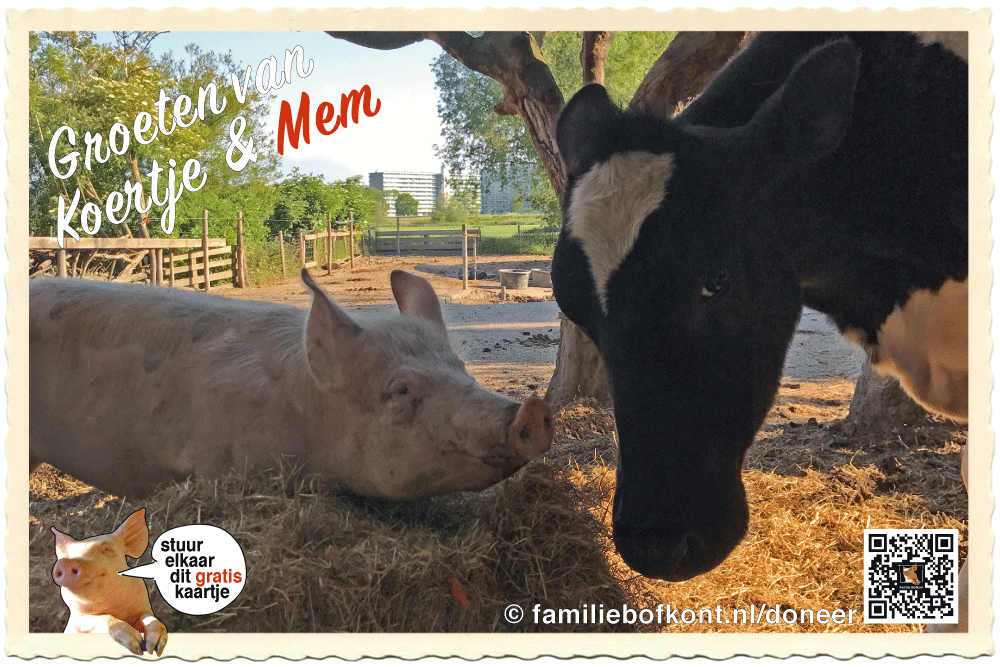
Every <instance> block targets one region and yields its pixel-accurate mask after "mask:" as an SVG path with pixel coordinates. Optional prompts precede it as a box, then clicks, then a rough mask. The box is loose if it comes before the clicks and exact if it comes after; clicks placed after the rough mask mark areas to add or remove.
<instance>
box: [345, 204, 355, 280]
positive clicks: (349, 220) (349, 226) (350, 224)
mask: <svg viewBox="0 0 1000 667" xmlns="http://www.w3.org/2000/svg"><path fill="white" fill-rule="evenodd" d="M347 216H348V217H347V233H348V234H349V235H350V239H351V268H352V269H353V268H354V211H349V212H348V214H347Z"/></svg>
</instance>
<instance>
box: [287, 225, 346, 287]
mask: <svg viewBox="0 0 1000 667" xmlns="http://www.w3.org/2000/svg"><path fill="white" fill-rule="evenodd" d="M338 224H344V223H338ZM346 224H347V229H346V230H345V231H342V232H335V231H333V223H332V222H331V220H330V214H329V213H327V215H326V231H317V232H311V233H309V234H307V233H305V232H304V231H302V230H299V260H300V261H301V262H302V268H305V269H313V268H316V267H317V266H319V265H320V257H317V255H316V252H317V250H318V248H319V246H318V245H317V243H316V242H317V241H325V248H326V253H325V254H326V262H325V264H326V272H327V274H328V275H329V274H330V273H331V272H332V271H333V266H334V261H333V255H334V253H335V247H336V244H337V239H341V238H342V239H344V246H345V251H346V253H347V256H348V257H347V259H344V260H339V261H340V262H345V263H346V262H350V264H351V268H352V269H353V268H354V214H353V213H351V215H350V219H349V220H348V221H347V223H346ZM310 244H311V245H310ZM281 265H282V267H281V272H282V274H284V272H285V266H284V265H285V260H284V256H282V260H281Z"/></svg>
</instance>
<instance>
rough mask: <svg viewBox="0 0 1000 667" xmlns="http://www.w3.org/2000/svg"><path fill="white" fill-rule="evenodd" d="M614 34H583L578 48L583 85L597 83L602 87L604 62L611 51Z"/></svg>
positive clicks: (606, 32)
mask: <svg viewBox="0 0 1000 667" xmlns="http://www.w3.org/2000/svg"><path fill="white" fill-rule="evenodd" d="M614 38H615V33H614V32H608V31H604V32H585V33H583V46H582V47H581V48H580V65H581V66H582V67H583V85H585V86H586V85H587V84H590V83H599V84H601V85H602V86H603V85H604V61H605V60H607V58H608V51H609V50H610V49H611V40H613V39H614Z"/></svg>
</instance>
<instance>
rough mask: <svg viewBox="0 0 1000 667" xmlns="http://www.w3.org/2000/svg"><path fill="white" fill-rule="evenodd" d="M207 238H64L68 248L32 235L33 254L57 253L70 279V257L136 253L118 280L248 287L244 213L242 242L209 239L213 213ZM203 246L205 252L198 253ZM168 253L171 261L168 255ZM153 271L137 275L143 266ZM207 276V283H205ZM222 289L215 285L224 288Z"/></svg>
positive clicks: (239, 220)
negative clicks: (144, 263) (102, 252)
mask: <svg viewBox="0 0 1000 667" xmlns="http://www.w3.org/2000/svg"><path fill="white" fill-rule="evenodd" d="M202 230H203V233H202V237H201V238H200V239H199V238H183V239H154V238H134V237H128V236H122V237H118V238H103V237H85V238H81V239H80V240H79V241H77V240H75V239H73V238H64V239H63V245H62V246H60V245H59V240H58V239H57V238H56V237H54V236H31V237H28V251H29V252H30V251H32V250H35V251H50V252H51V251H53V250H55V251H56V271H57V273H58V275H59V276H61V277H66V275H67V273H68V272H67V263H68V257H69V253H79V252H98V251H123V252H131V253H135V256H134V257H133V258H132V259H131V260H129V263H128V265H127V267H126V268H128V269H129V270H128V271H127V272H124V273H123V274H122V275H121V276H119V277H118V278H116V279H115V281H116V282H138V281H146V282H149V283H151V284H153V285H169V286H171V287H195V288H198V289H202V290H204V291H206V292H207V291H209V290H210V289H211V288H212V287H213V284H212V283H218V282H219V281H222V280H229V281H231V285H229V286H235V287H246V284H247V279H246V246H245V243H244V240H243V214H242V213H240V214H239V216H238V218H237V233H236V235H237V242H236V245H235V246H231V245H228V244H227V241H226V239H225V238H209V237H208V212H207V211H205V212H204V213H203V217H202ZM199 248H200V249H199ZM164 251H166V257H164ZM122 259H123V261H124V258H122ZM143 261H145V262H146V265H147V266H146V268H148V271H141V272H133V271H132V270H131V268H132V267H136V266H137V265H139V264H140V262H143ZM206 277H207V280H206ZM220 286H222V285H214V287H220Z"/></svg>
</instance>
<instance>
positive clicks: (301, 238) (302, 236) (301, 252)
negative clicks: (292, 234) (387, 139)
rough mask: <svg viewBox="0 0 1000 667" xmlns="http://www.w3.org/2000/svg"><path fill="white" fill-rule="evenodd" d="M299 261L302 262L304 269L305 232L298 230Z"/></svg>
mask: <svg viewBox="0 0 1000 667" xmlns="http://www.w3.org/2000/svg"><path fill="white" fill-rule="evenodd" d="M299 259H300V260H301V261H302V266H303V268H305V265H306V233H305V230H302V229H300V230H299Z"/></svg>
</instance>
